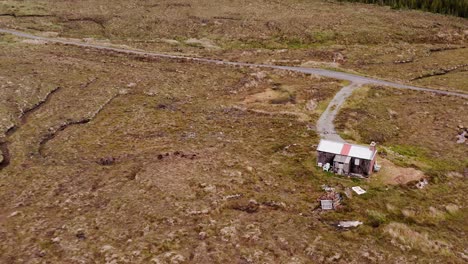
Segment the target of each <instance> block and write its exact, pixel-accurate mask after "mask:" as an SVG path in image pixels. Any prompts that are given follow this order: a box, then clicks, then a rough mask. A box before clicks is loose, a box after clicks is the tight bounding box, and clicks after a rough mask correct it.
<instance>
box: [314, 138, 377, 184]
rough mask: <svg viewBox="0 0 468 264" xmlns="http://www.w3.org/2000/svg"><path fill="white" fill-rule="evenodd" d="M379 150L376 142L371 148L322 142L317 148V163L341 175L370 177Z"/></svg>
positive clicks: (343, 143)
mask: <svg viewBox="0 0 468 264" xmlns="http://www.w3.org/2000/svg"><path fill="white" fill-rule="evenodd" d="M376 156H377V149H376V144H375V142H372V143H371V144H370V146H368V147H367V146H361V145H354V144H348V143H345V142H336V141H331V140H325V139H322V140H320V143H319V145H318V147H317V163H318V165H319V166H325V165H326V164H329V165H328V166H327V167H330V171H332V172H333V173H336V174H339V175H350V176H366V177H367V176H369V175H371V174H372V172H373V171H374V166H375V165H376V161H375V159H376Z"/></svg>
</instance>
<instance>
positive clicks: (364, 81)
mask: <svg viewBox="0 0 468 264" xmlns="http://www.w3.org/2000/svg"><path fill="white" fill-rule="evenodd" d="M0 33H4V34H11V35H14V36H17V37H21V38H27V39H33V40H40V41H45V42H51V43H59V44H64V45H72V46H78V47H84V48H91V49H97V50H105V51H112V52H118V53H123V54H129V55H139V56H147V57H159V58H168V59H183V60H188V61H195V62H204V63H215V64H220V65H231V66H241V67H257V68H270V69H280V70H288V71H294V72H301V73H305V74H313V75H320V76H324V77H329V78H333V79H338V80H345V81H349V82H350V83H351V84H350V85H348V86H346V87H343V88H342V89H341V90H340V91H339V92H338V93H337V94H336V95H335V97H334V98H333V99H332V100H331V102H330V104H329V105H328V107H327V109H326V110H325V111H324V112H323V114H322V115H321V117H320V118H319V120H318V122H317V132H318V133H319V134H320V136H321V137H322V138H325V139H330V140H335V141H344V140H343V139H342V138H341V137H340V136H339V135H338V134H337V133H336V131H335V127H334V123H333V121H334V119H335V117H336V115H337V113H338V110H339V108H340V107H341V106H342V105H343V103H344V102H345V101H346V99H347V98H348V97H349V96H350V95H351V94H352V92H353V91H354V90H355V89H357V88H358V87H359V86H361V85H368V84H372V85H382V86H388V87H393V88H397V89H407V90H415V91H421V92H430V93H435V94H442V95H449V96H457V97H462V98H467V99H468V94H466V93H459V92H451V91H443V90H437V89H430V88H423V87H416V86H411V85H405V84H401V83H396V82H390V81H384V80H379V79H375V78H370V77H365V76H360V75H356V74H351V73H344V72H338V71H333V70H327V69H320V68H305V67H295V66H279V65H268V64H254V63H245V62H231V61H223V60H215V59H207V58H196V57H188V56H180V55H170V54H163V53H155V52H147V51H143V50H135V49H129V48H117V47H111V46H105V45H99V44H92V43H85V42H80V41H75V40H67V39H60V38H49V37H41V36H37V35H33V34H30V33H26V32H21V31H17V30H12V29H0Z"/></svg>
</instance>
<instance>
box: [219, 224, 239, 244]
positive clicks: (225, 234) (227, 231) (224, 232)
mask: <svg viewBox="0 0 468 264" xmlns="http://www.w3.org/2000/svg"><path fill="white" fill-rule="evenodd" d="M219 232H220V234H221V240H223V241H225V242H229V241H231V240H233V239H234V238H236V237H237V229H236V227H234V226H226V227H223V228H222V229H221V230H220V231H219Z"/></svg>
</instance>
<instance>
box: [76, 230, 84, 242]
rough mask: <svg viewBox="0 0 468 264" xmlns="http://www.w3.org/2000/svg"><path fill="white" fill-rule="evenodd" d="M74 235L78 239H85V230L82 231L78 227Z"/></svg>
mask: <svg viewBox="0 0 468 264" xmlns="http://www.w3.org/2000/svg"><path fill="white" fill-rule="evenodd" d="M75 236H76V237H77V238H78V239H80V240H85V239H86V235H85V232H84V230H83V229H78V230H77V231H76V234H75Z"/></svg>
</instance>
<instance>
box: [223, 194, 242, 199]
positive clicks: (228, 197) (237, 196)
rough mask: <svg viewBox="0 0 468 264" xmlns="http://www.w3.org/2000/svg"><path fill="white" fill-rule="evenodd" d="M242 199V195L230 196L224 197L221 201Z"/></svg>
mask: <svg viewBox="0 0 468 264" xmlns="http://www.w3.org/2000/svg"><path fill="white" fill-rule="evenodd" d="M240 197H242V194H232V195H226V196H224V197H223V200H231V199H237V198H240Z"/></svg>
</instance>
